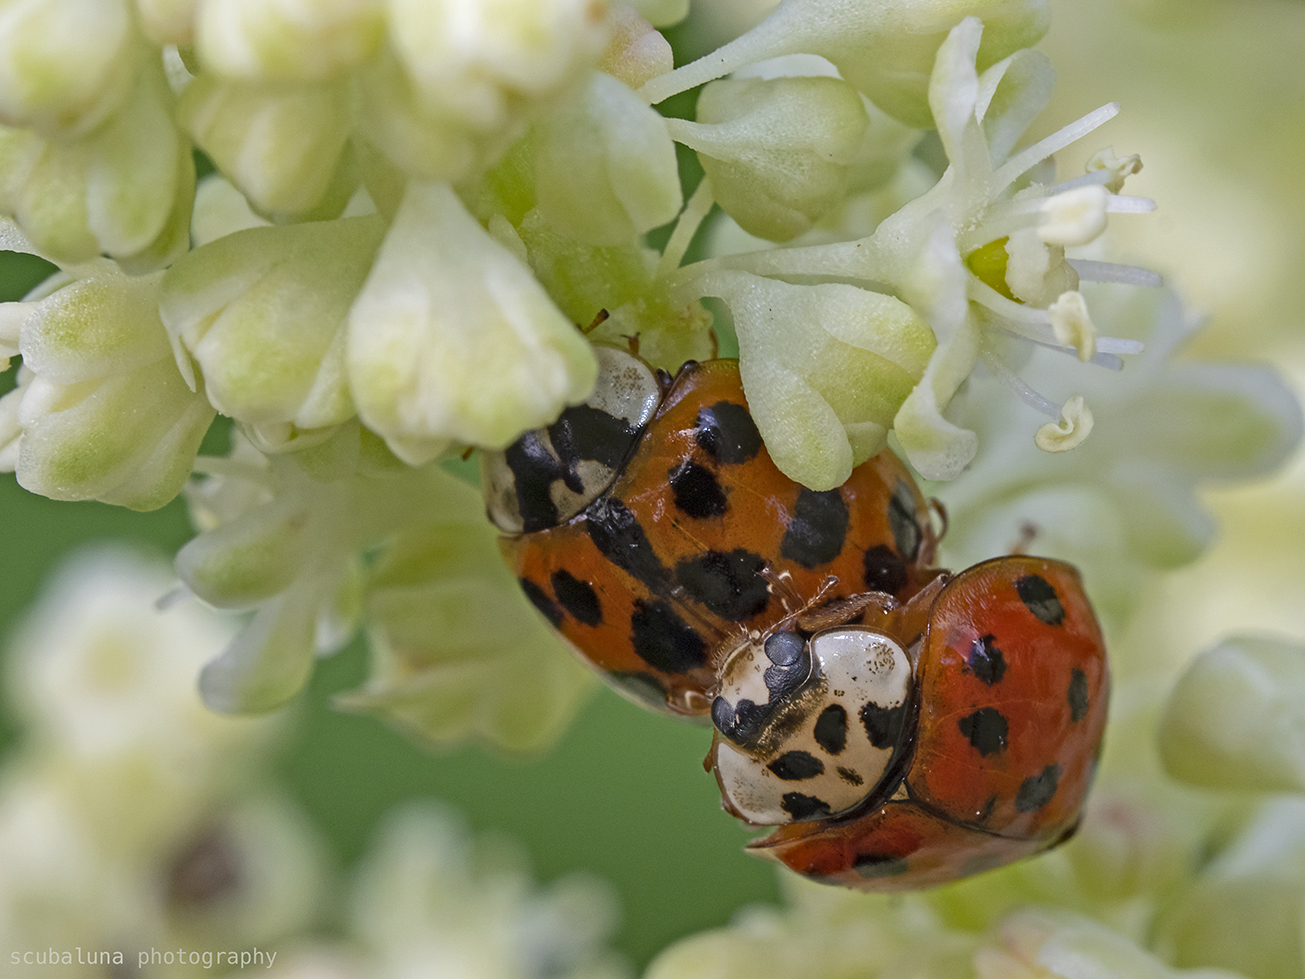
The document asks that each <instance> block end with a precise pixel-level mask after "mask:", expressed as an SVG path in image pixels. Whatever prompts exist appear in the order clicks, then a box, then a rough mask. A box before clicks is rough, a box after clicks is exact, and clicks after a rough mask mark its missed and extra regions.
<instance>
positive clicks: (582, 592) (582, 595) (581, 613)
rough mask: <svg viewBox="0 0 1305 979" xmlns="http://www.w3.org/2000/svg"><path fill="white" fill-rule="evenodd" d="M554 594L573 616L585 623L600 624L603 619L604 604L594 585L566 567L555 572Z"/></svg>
mask: <svg viewBox="0 0 1305 979" xmlns="http://www.w3.org/2000/svg"><path fill="white" fill-rule="evenodd" d="M552 582H553V594H554V595H556V596H557V600H558V603H559V604H561V606H562V608H564V609H566V610H567V611H568V612H570V613H571V617H572V618H574V619H575V620H576V621H577V622H582V623H584V624H585V625H598V623H600V622H602V621H603V606H602V604H601V603H600V602H599V601H598V593H597V592H596V591H594V586H593V585H591V584H589V582H587V581H582V580H580V579H579V578H577V577H575V575H573V574H571V572H569V571H567V570H566V569H565V568H560V569H558V570H557V571H554V572H553V577H552Z"/></svg>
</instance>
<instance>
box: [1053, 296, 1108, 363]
mask: <svg viewBox="0 0 1305 979" xmlns="http://www.w3.org/2000/svg"><path fill="white" fill-rule="evenodd" d="M1047 312H1048V313H1050V314H1051V329H1052V330H1053V331H1054V332H1055V334H1056V339H1057V340H1059V341H1060V342H1061V344H1062V345H1064V346H1066V347H1073V348H1074V349H1075V350H1077V351H1078V359H1079V360H1081V361H1083V362H1084V363H1087V362H1088V361H1089V360H1091V359H1092V358H1093V356H1094V355H1095V354H1096V352H1097V328H1096V327H1095V326H1093V325H1092V319H1091V317H1089V316H1088V309H1087V303H1085V302H1084V301H1083V294H1082V293H1080V292H1073V291H1070V292H1062V293H1061V294H1060V298H1059V299H1057V300H1056V301H1055V302H1054V303H1052V304H1051V305H1050V306H1048V307H1047Z"/></svg>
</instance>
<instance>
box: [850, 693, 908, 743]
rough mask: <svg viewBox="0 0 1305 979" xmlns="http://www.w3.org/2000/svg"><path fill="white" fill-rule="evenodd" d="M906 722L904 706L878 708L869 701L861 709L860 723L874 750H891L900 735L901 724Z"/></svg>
mask: <svg viewBox="0 0 1305 979" xmlns="http://www.w3.org/2000/svg"><path fill="white" fill-rule="evenodd" d="M905 721H906V704H898V705H897V706H896V707H880V706H879V705H878V704H876V703H875V702H874V701H870V702H869V703H867V704H866V705H865V706H864V707H862V708H861V723H862V724H864V725H865V733H866V735H867V736H868V737H869V738H870V744H872V745H873V746H874V747H876V748H893V747H896V746H897V741H898V739H899V738H900V737H901V734H902V724H903V723H904V722H905Z"/></svg>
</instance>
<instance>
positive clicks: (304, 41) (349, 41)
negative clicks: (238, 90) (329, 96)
mask: <svg viewBox="0 0 1305 979" xmlns="http://www.w3.org/2000/svg"><path fill="white" fill-rule="evenodd" d="M384 36H385V12H384V0H205V2H203V3H201V4H200V5H199V16H198V19H197V21H196V23H195V53H196V55H197V56H198V58H199V62H200V64H202V65H203V66H204V68H205V70H207V71H213V72H216V73H217V74H219V75H222V76H223V77H225V78H229V79H243V80H246V81H278V82H299V81H323V80H326V79H330V78H336V77H338V76H339V75H341V74H343V73H344V72H347V71H349V70H351V69H353V68H355V67H357V66H358V65H359V64H361V63H362V62H363V61H365V60H366V59H367V58H370V57H371V56H372V55H373V54H375V53H376V51H377V50H379V48H380V46H381V43H382V40H383V39H384Z"/></svg>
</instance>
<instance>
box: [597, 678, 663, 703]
mask: <svg viewBox="0 0 1305 979" xmlns="http://www.w3.org/2000/svg"><path fill="white" fill-rule="evenodd" d="M603 679H605V680H606V681H607V682H608V683H609V684H611V685H612V686H613V687H615V688H616V689H618V690H620V691H621V692H622V693H625V694H626V695H628V696H629V697H630V698H632V699H634V700H637V701H639V702H640V703H642V704H648V705H650V706H652V707H656V708H658V709H663V708H665V707H666V694H667V691H666V687H665V686H663V685H662V682H661V681H660V680H658V679H657V678H656V677H655V676H649V675H648V674H647V673H634V672H631V673H627V672H625V671H624V670H614V671H612V672H610V673H604V674H603Z"/></svg>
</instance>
